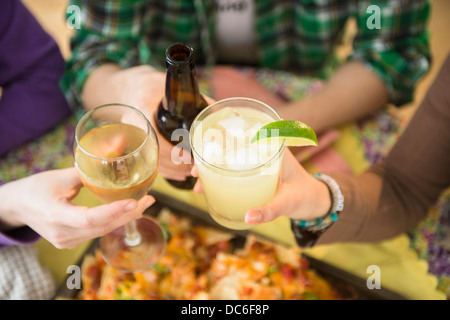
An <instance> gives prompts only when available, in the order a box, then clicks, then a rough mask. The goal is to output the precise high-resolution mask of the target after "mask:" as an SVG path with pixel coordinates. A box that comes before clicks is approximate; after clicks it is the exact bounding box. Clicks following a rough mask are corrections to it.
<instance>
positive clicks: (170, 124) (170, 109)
mask: <svg viewBox="0 0 450 320" xmlns="http://www.w3.org/2000/svg"><path fill="white" fill-rule="evenodd" d="M166 67H167V71H166V91H165V96H164V98H163V99H162V100H161V103H160V104H159V106H158V110H157V112H156V113H155V122H156V126H157V128H158V130H159V132H160V133H161V134H162V135H163V136H164V137H165V138H166V139H167V140H168V141H169V142H170V143H172V144H173V145H178V146H185V147H186V148H185V150H187V148H189V141H185V143H181V142H182V139H183V137H180V138H179V139H173V137H172V133H173V132H174V131H175V130H176V129H186V130H187V132H189V129H190V127H191V125H192V122H193V121H194V119H195V117H196V116H197V114H199V113H200V111H202V110H203V109H204V108H205V107H206V106H207V105H208V104H207V102H206V101H205V99H204V97H203V96H202V95H201V94H200V91H199V88H198V82H197V74H196V72H195V60H194V51H193V49H192V48H191V47H190V46H188V45H186V44H184V43H174V44H172V45H171V46H170V47H168V48H167V50H166ZM189 152H190V148H189ZM191 158H192V155H191ZM192 161H193V160H192ZM196 180H197V179H196V178H194V177H192V176H188V177H187V178H186V180H184V181H175V180H169V179H167V181H168V182H169V183H170V184H172V185H173V186H175V187H177V188H181V189H192V188H193V187H194V185H195V182H196Z"/></svg>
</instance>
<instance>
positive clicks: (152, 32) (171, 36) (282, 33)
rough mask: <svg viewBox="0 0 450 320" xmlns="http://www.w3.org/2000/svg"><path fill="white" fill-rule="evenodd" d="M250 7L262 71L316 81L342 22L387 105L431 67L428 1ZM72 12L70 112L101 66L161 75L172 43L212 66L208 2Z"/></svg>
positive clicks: (126, 4) (110, 2) (140, 0)
mask: <svg viewBox="0 0 450 320" xmlns="http://www.w3.org/2000/svg"><path fill="white" fill-rule="evenodd" d="M254 1H255V8H256V12H255V32H256V35H257V45H258V56H257V57H255V60H256V63H257V65H258V66H260V67H264V68H272V69H284V70H289V71H296V72H299V73H308V74H310V75H311V74H312V75H316V76H317V75H319V74H320V73H321V71H323V68H324V67H325V66H326V65H327V64H329V62H330V61H332V60H333V57H334V55H333V52H334V49H335V46H336V44H337V43H339V41H340V37H341V36H342V33H343V29H344V26H345V24H346V21H347V20H348V19H349V18H350V17H354V18H355V19H356V24H357V34H356V36H355V38H354V40H353V52H352V54H351V56H350V58H349V59H358V60H360V61H362V62H363V63H364V64H365V65H367V66H368V67H369V68H370V69H371V70H373V71H374V72H375V73H376V74H377V75H378V76H379V77H380V78H381V79H382V80H383V82H384V83H385V85H386V87H387V88H388V90H389V95H390V101H391V102H392V103H394V104H396V105H401V104H404V103H407V102H409V101H411V100H412V97H413V91H414V87H415V84H416V82H417V81H418V80H419V79H420V78H421V76H422V75H423V74H424V73H425V72H426V71H427V70H428V68H429V62H430V52H429V46H428V33H427V30H426V24H427V21H428V17H429V14H430V4H429V1H426V0H389V1H382V0H379V1H363V0H276V1H275V0H254ZM70 5H76V6H78V7H79V8H80V9H81V13H82V14H81V16H82V23H81V29H78V30H75V31H76V32H75V34H74V36H73V37H72V39H71V47H72V56H71V58H70V59H69V60H68V61H67V70H66V73H65V75H64V77H63V79H62V81H61V84H62V87H63V90H64V91H65V93H66V96H67V98H68V100H69V103H70V104H71V105H72V106H73V107H74V108H75V109H79V108H81V101H80V99H79V97H80V95H81V91H82V88H83V85H84V83H85V81H86V79H87V77H88V76H89V74H90V73H91V72H92V70H93V69H95V68H96V67H98V66H99V65H101V64H104V63H110V62H113V63H116V64H118V65H120V66H121V67H123V68H129V67H132V66H136V65H141V64H149V65H152V66H155V67H157V68H161V70H164V69H163V68H164V62H165V50H166V48H167V47H168V46H169V45H170V44H171V43H173V42H177V41H183V42H186V43H189V44H190V45H191V46H192V47H193V48H194V49H195V51H196V55H197V56H196V61H197V63H198V64H210V65H211V64H214V62H215V56H214V46H213V45H212V44H213V43H214V39H212V36H213V35H214V30H215V29H214V28H215V15H216V13H215V8H214V2H213V0H164V1H163V0H95V1H89V0H72V1H71V2H70ZM370 5H377V6H378V7H379V8H380V9H381V10H380V13H381V15H380V22H381V28H379V29H377V28H374V29H371V28H369V27H368V25H367V21H368V19H369V18H370V17H371V16H372V15H373V12H372V11H369V12H367V11H368V7H369V6H370ZM67 17H68V18H71V17H72V14H71V13H70V12H69V13H68V16H67Z"/></svg>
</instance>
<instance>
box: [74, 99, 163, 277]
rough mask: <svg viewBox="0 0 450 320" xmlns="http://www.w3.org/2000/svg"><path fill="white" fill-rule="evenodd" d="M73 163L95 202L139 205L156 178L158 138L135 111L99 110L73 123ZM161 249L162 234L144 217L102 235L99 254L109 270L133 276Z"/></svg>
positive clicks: (119, 107) (117, 106) (115, 106)
mask: <svg viewBox="0 0 450 320" xmlns="http://www.w3.org/2000/svg"><path fill="white" fill-rule="evenodd" d="M74 160H75V167H76V168H77V170H78V172H79V175H80V178H81V180H82V182H83V184H84V186H85V187H86V188H87V189H88V190H89V191H91V192H92V193H93V194H94V195H95V196H96V197H97V198H98V199H99V200H100V201H102V202H104V203H110V202H113V201H117V200H123V199H135V200H139V199H141V198H142V197H144V196H145V195H146V194H147V193H148V191H149V190H150V188H151V186H152V184H153V182H154V180H155V179H156V176H157V173H158V166H159V144H158V139H157V136H156V134H155V131H154V130H153V128H152V126H151V125H150V123H149V122H148V120H147V119H146V118H145V116H144V115H143V114H142V113H141V112H140V111H139V110H137V109H135V108H133V107H130V106H126V105H120V104H109V105H104V106H100V107H97V108H95V109H93V110H91V111H89V112H87V113H86V114H85V115H84V117H83V118H82V119H81V120H80V121H79V123H78V125H77V128H76V131H75V144H74ZM165 245H166V239H165V233H164V230H163V229H162V228H161V227H160V226H159V224H158V223H157V222H156V221H154V220H153V219H151V218H150V217H143V218H141V219H138V220H134V221H132V222H130V223H128V224H126V225H125V226H123V227H120V228H118V229H116V230H114V231H113V232H111V233H109V234H107V235H105V236H103V237H102V238H101V241H100V250H101V252H102V255H103V258H104V259H105V261H106V262H107V263H108V264H110V265H111V266H112V267H114V268H116V269H118V270H120V271H124V272H136V271H142V270H145V269H148V268H149V267H151V265H153V264H154V263H155V262H156V261H157V260H158V259H159V257H161V255H162V254H163V253H164V250H165Z"/></svg>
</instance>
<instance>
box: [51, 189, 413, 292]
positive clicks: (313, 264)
mask: <svg viewBox="0 0 450 320" xmlns="http://www.w3.org/2000/svg"><path fill="white" fill-rule="evenodd" d="M150 195H152V196H153V197H154V198H155V199H156V202H155V204H154V205H152V206H151V207H150V208H149V209H147V211H146V212H145V214H148V215H150V216H153V217H156V216H157V215H158V213H159V212H160V210H161V209H163V208H167V209H169V210H170V211H172V212H173V213H175V214H177V215H182V216H188V217H190V218H191V219H192V220H193V221H194V222H195V223H200V224H204V225H207V226H212V227H215V228H218V229H221V230H224V231H227V232H231V233H233V234H235V235H236V237H235V238H234V239H233V242H234V245H235V246H237V247H239V246H241V245H243V244H244V243H245V239H246V237H247V236H248V235H249V234H250V233H252V232H251V231H247V230H230V229H227V228H224V227H222V226H221V225H219V224H218V223H217V222H215V221H214V220H213V219H212V218H211V217H210V215H209V214H208V213H207V212H205V211H204V210H201V209H199V208H197V207H193V206H191V205H189V204H187V203H185V202H183V201H180V200H177V199H175V198H172V197H170V196H168V195H166V194H163V193H159V192H157V191H151V192H150ZM257 236H258V237H263V236H261V235H259V234H257ZM263 238H264V237H263ZM267 240H270V241H273V240H271V239H267ZM98 246H99V241H98V239H97V240H94V241H93V242H92V244H91V245H90V246H89V248H88V249H87V250H86V252H85V253H84V255H83V256H82V257H81V259H80V261H78V263H77V265H78V266H80V267H81V264H82V263H83V259H84V256H85V255H88V254H93V253H94V252H95V250H96V249H97V248H98ZM302 256H303V257H304V258H305V259H307V260H308V262H309V266H310V269H312V270H314V271H316V272H317V273H318V274H319V275H320V276H322V277H323V278H324V279H326V280H327V281H328V282H330V284H331V285H332V286H333V287H334V288H336V290H337V292H338V293H339V294H340V295H341V296H342V297H343V298H345V299H355V300H406V298H405V297H404V296H402V295H400V294H398V293H396V292H393V291H391V290H388V289H385V288H381V289H372V290H370V289H368V288H367V284H366V280H365V279H362V278H360V277H358V276H356V275H353V274H351V273H348V272H346V271H344V270H342V269H339V268H337V267H335V266H333V265H330V264H328V263H325V262H323V261H320V260H318V259H315V258H313V257H311V256H309V255H307V254H304V253H303V254H302ZM68 276H70V275H68ZM66 279H67V278H66ZM80 290H81V289H80ZM80 290H78V289H69V288H68V287H67V285H66V280H65V281H63V283H62V284H61V286H60V287H59V289H58V290H57V292H56V294H55V298H56V299H74V298H76V296H77V295H78V293H79V292H80Z"/></svg>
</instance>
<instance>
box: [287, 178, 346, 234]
mask: <svg viewBox="0 0 450 320" xmlns="http://www.w3.org/2000/svg"><path fill="white" fill-rule="evenodd" d="M315 177H316V178H317V179H319V180H320V181H322V182H324V183H325V184H326V185H327V187H328V190H329V191H330V195H331V202H332V203H331V209H330V211H329V212H328V213H327V214H326V215H325V216H323V217H320V218H316V219H312V220H299V219H291V222H292V223H293V224H294V225H295V226H298V227H300V228H306V229H308V231H312V232H315V231H321V230H324V229H326V228H328V227H330V226H331V225H332V224H333V223H334V222H336V221H337V220H338V219H339V213H340V212H341V211H342V210H343V209H344V196H343V195H342V192H341V189H340V188H339V185H338V184H337V182H336V181H335V180H334V179H333V178H331V177H329V176H327V175H324V174H320V173H318V174H316V175H315Z"/></svg>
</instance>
